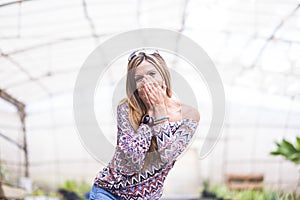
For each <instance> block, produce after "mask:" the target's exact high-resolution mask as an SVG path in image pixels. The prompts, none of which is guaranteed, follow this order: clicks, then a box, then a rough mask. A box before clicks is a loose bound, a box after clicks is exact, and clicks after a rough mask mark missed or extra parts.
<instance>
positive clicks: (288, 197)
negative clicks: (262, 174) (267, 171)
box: [208, 184, 300, 200]
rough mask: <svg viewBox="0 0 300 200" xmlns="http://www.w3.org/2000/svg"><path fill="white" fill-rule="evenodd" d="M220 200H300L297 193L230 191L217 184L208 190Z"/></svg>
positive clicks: (266, 190)
mask: <svg viewBox="0 0 300 200" xmlns="http://www.w3.org/2000/svg"><path fill="white" fill-rule="evenodd" d="M208 190H209V191H210V192H211V193H213V194H215V195H216V196H217V197H218V198H220V199H226V200H300V198H299V197H297V196H296V194H295V193H287V192H284V191H274V190H270V189H264V190H251V189H249V190H230V189H229V188H228V187H226V186H225V185H224V184H216V185H213V186H212V187H211V188H209V189H208Z"/></svg>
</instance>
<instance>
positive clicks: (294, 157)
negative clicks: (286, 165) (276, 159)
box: [270, 137, 300, 192]
mask: <svg viewBox="0 0 300 200" xmlns="http://www.w3.org/2000/svg"><path fill="white" fill-rule="evenodd" d="M275 143H276V145H277V150H276V151H272V152H270V154H271V155H274V156H278V155H280V156H283V157H284V158H285V159H286V160H289V161H291V162H293V163H295V164H296V165H298V184H297V186H296V189H295V191H296V192H297V190H298V188H300V137H296V144H295V145H293V144H292V143H291V142H289V141H287V140H285V139H282V141H281V143H278V142H275Z"/></svg>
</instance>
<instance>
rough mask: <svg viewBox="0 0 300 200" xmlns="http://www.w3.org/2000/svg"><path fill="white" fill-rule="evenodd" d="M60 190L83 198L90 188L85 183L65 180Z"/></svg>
mask: <svg viewBox="0 0 300 200" xmlns="http://www.w3.org/2000/svg"><path fill="white" fill-rule="evenodd" d="M60 188H62V189H66V190H68V191H72V192H75V193H76V194H78V195H79V196H81V197H83V196H84V194H85V193H86V192H88V191H90V189H91V186H90V184H87V183H86V182H85V181H76V180H67V181H65V182H64V183H63V185H61V187H60Z"/></svg>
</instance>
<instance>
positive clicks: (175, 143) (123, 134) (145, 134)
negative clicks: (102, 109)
mask: <svg viewBox="0 0 300 200" xmlns="http://www.w3.org/2000/svg"><path fill="white" fill-rule="evenodd" d="M128 113H129V112H128V102H125V103H122V104H119V105H118V107H117V127H118V133H117V146H116V149H115V153H114V156H113V158H112V160H111V161H110V162H109V163H108V165H107V166H106V167H104V168H103V169H102V170H101V171H100V172H99V173H98V175H97V176H96V178H95V184H96V185H98V186H99V187H102V188H103V189H106V190H107V191H109V192H111V193H112V194H114V195H117V196H119V197H122V198H123V199H126V200H127V199H134V200H149V199H151V200H156V199H159V198H160V197H161V196H162V192H163V184H164V181H165V178H166V176H167V175H168V173H169V171H170V170H171V169H172V167H173V166H174V164H175V162H176V158H177V157H178V156H179V155H180V154H181V153H182V152H183V151H184V149H185V148H186V147H187V145H188V144H189V141H190V140H191V138H192V136H193V135H194V133H195V131H196V128H197V126H198V122H197V121H196V120H194V119H183V120H181V121H177V122H169V121H165V122H162V123H160V124H156V125H153V126H152V127H151V126H149V125H146V124H141V125H140V126H139V128H138V130H137V131H134V129H133V127H132V126H131V123H130V121H129V118H128V116H129V114H128ZM152 137H156V141H157V145H158V155H159V156H158V157H156V159H153V160H151V162H150V164H148V165H146V167H145V168H143V166H144V163H145V162H144V161H145V157H147V156H148V153H147V151H148V149H149V147H150V144H151V138H152ZM150 155H151V156H152V157H153V156H155V155H157V154H154V153H150ZM154 158H155V157H154ZM142 168H143V169H142Z"/></svg>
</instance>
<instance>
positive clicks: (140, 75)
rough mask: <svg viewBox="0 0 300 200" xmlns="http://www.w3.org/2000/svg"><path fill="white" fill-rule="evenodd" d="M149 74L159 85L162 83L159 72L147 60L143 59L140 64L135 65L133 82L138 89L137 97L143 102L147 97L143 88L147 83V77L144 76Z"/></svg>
mask: <svg viewBox="0 0 300 200" xmlns="http://www.w3.org/2000/svg"><path fill="white" fill-rule="evenodd" d="M147 75H149V76H151V77H152V78H153V79H154V80H156V81H157V82H158V83H159V85H161V86H162V85H163V78H162V76H161V75H160V73H159V72H158V71H157V69H156V68H155V67H154V66H153V65H152V64H151V63H149V62H147V61H143V62H142V63H141V64H140V65H138V66H137V68H136V71H135V76H134V79H135V82H136V88H137V90H138V94H139V97H140V98H141V100H142V101H143V102H146V100H147V99H145V98H146V95H145V94H144V93H145V89H144V87H143V86H144V84H146V83H147V80H149V79H147V80H146V78H145V76H147Z"/></svg>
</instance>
